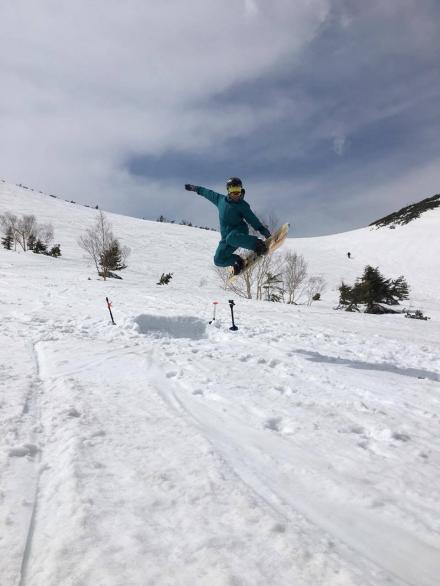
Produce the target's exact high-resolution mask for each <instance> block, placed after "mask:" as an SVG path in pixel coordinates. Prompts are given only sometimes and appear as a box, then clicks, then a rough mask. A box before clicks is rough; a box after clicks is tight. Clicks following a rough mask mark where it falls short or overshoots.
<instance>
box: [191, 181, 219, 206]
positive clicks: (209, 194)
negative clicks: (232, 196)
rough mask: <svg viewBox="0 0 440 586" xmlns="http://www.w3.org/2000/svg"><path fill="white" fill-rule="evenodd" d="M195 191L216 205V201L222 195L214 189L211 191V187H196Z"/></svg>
mask: <svg viewBox="0 0 440 586" xmlns="http://www.w3.org/2000/svg"><path fill="white" fill-rule="evenodd" d="M196 193H198V194H199V195H201V196H202V197H204V198H206V199H208V200H209V201H210V202H211V203H213V204H214V205H215V206H217V207H218V202H219V201H220V198H221V197H224V195H222V194H221V193H217V192H216V191H212V190H211V189H206V187H198V186H197V189H196Z"/></svg>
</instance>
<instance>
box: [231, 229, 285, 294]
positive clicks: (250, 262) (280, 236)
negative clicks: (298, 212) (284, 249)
mask: <svg viewBox="0 0 440 586" xmlns="http://www.w3.org/2000/svg"><path fill="white" fill-rule="evenodd" d="M289 226H290V224H283V225H282V226H281V228H279V229H278V230H277V231H276V232H274V233H273V234H272V235H271V236H269V238H267V239H266V240H265V242H266V244H267V252H265V253H264V254H262V255H260V256H257V255H256V253H255V252H251V253H250V254H248V255H246V256H245V257H244V258H243V260H244V267H243V269H242V270H241V272H240V273H239V274H238V275H234V269H233V268H232V267H229V269H228V272H229V276H228V283H232V282H233V281H235V279H236V278H237V277H239V276H240V275H242V274H243V273H245V272H246V271H247V270H249V269H250V268H251V267H253V266H254V265H255V264H257V263H258V261H259V260H261V259H263V258H264V257H265V256H268V255H270V254H272V253H273V252H275V250H277V248H279V247H280V246H281V245H282V244H283V242H284V241H285V239H286V238H287V233H288V232H289Z"/></svg>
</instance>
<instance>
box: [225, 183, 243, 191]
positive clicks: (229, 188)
mask: <svg viewBox="0 0 440 586" xmlns="http://www.w3.org/2000/svg"><path fill="white" fill-rule="evenodd" d="M242 189H243V188H242V187H241V186H240V185H231V186H229V187H228V193H241V190H242Z"/></svg>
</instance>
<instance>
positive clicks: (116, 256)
mask: <svg viewBox="0 0 440 586" xmlns="http://www.w3.org/2000/svg"><path fill="white" fill-rule="evenodd" d="M100 265H101V266H102V267H103V268H104V267H106V269H107V270H108V271H121V270H122V269H125V268H127V265H125V264H124V263H123V260H122V251H121V247H120V245H119V242H118V240H117V239H114V240H112V242H111V243H110V246H109V248H107V250H104V252H103V253H102V254H101V257H100Z"/></svg>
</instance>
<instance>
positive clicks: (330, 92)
mask: <svg viewBox="0 0 440 586" xmlns="http://www.w3.org/2000/svg"><path fill="white" fill-rule="evenodd" d="M438 17H440V8H439V6H438V3H436V2H435V1H434V0H426V2H423V3H422V4H420V3H416V2H415V0H388V1H387V2H386V3H384V2H383V1H382V0H371V2H368V3H364V4H359V3H358V2H355V1H354V0H353V1H352V0H298V1H297V2H291V1H290V0H276V1H274V2H271V3H267V2H260V1H257V0H243V2H236V1H235V0H213V1H212V2H206V0H188V1H187V2H185V3H182V2H179V1H178V0H169V1H168V2H162V3H153V2H144V1H143V0H128V1H127V2H124V3H121V2H118V1H117V0H105V1H104V0H96V1H95V2H92V3H90V2H86V1H85V0H78V1H77V2H75V3H67V4H66V3H59V2H56V1H55V0H41V1H40V2H39V3H38V6H37V5H36V4H35V3H32V2H30V0H16V2H14V3H7V5H6V8H4V9H3V13H2V20H1V22H0V52H1V55H2V61H1V63H0V75H1V79H2V88H3V91H2V92H1V93H0V127H1V134H2V140H1V141H0V160H1V161H2V166H1V173H2V175H3V176H4V177H5V178H6V179H10V180H13V181H17V182H24V183H26V184H29V185H31V186H34V187H36V188H37V189H44V190H46V191H50V192H55V193H58V194H61V195H64V196H66V198H68V199H75V200H76V201H84V202H85V203H95V202H96V203H99V205H100V206H101V207H104V208H105V207H107V208H109V209H112V210H114V211H118V212H123V213H130V214H133V215H139V216H145V217H155V216H157V215H160V213H165V215H167V214H169V215H172V216H173V217H176V219H178V218H179V217H187V218H188V217H190V218H193V216H192V214H193V213H194V214H195V216H197V218H198V219H197V218H196V217H194V220H195V221H197V222H199V223H202V222H203V221H204V220H205V219H206V222H207V221H208V220H209V221H210V222H211V224H212V223H215V217H214V216H215V214H213V213H211V211H206V212H204V211H203V209H202V208H200V206H198V205H197V204H196V203H195V202H193V200H189V199H188V198H185V197H184V196H183V194H182V193H181V191H180V189H181V184H182V183H183V182H184V180H190V181H192V182H202V181H204V182H206V183H207V184H208V185H209V186H211V187H213V188H217V189H222V187H223V182H224V179H225V178H226V177H227V176H228V175H230V174H238V175H242V176H243V177H244V179H245V180H246V181H247V183H248V184H249V186H250V188H251V189H250V191H249V195H250V197H254V198H255V202H256V203H257V204H258V205H260V204H261V205H262V207H264V205H265V201H266V200H265V198H267V193H268V191H267V190H269V191H270V200H271V201H272V202H273V205H276V206H277V209H279V210H281V211H280V215H281V214H284V215H289V214H290V213H291V212H294V213H295V214H298V211H300V210H301V209H302V210H303V211H304V214H305V216H304V218H303V221H302V222H301V226H302V229H304V230H308V231H309V233H313V231H314V228H313V225H314V224H313V223H314V222H315V226H316V231H317V232H318V231H319V232H321V233H323V232H328V231H330V230H331V229H333V228H334V227H335V226H336V225H338V227H340V226H342V224H341V223H340V221H339V218H341V217H343V222H345V224H344V225H346V226H347V228H350V227H351V226H353V225H360V224H361V223H362V221H364V222H367V221H371V215H370V210H371V206H370V203H369V202H367V201H366V200H365V199H364V200H362V201H360V202H359V204H358V206H357V207H356V208H351V210H350V212H351V216H349V215H348V214H346V213H345V212H341V213H339V215H338V216H335V218H332V214H331V213H328V210H327V208H329V209H330V208H331V207H332V206H333V208H332V209H339V210H340V209H342V207H343V206H342V201H343V200H342V198H343V197H344V195H343V194H347V193H360V192H363V193H365V194H366V196H365V197H368V198H370V200H371V202H376V200H375V199H374V193H375V189H376V188H378V189H379V190H380V187H381V185H390V184H391V182H393V181H395V180H397V178H398V177H399V175H401V176H403V175H404V174H406V173H408V172H411V171H412V170H414V169H415V168H417V167H418V166H419V167H422V166H427V165H429V164H430V163H431V162H432V161H434V160H435V159H436V153H438V148H439V147H440V144H439V143H440V139H439V138H438V137H439V136H440V133H439V132H438V130H439V121H438V115H437V112H438V100H439V98H440V82H439V79H438V73H437V71H438V63H437V59H438V54H439V49H440V42H439V38H438V35H437V33H436V28H435V23H436V22H437V21H438ZM397 23H398V24H397ZM335 154H336V155H338V156H335ZM190 174H191V176H190V177H188V175H190ZM430 176H431V181H432V182H434V181H435V177H434V175H433V174H431V175H430ZM422 186H423V188H424V189H427V190H428V193H425V192H424V193H421V197H423V196H425V195H429V191H432V190H433V189H435V188H434V185H433V184H432V186H431V188H429V186H428V185H427V184H426V183H422V182H420V187H421V188H422ZM414 187H415V184H414ZM437 190H438V189H437ZM158 193H160V195H161V197H160V198H158V197H157V195H158ZM322 194H325V199H324V195H322ZM402 197H403V196H402ZM385 200H386V198H383V199H382V202H379V203H381V205H383V206H384V205H386V201H385ZM190 202H191V203H190ZM330 202H331V204H332V205H330ZM160 206H162V208H166V209H159V208H160ZM204 209H206V210H207V208H204ZM167 210H168V211H167ZM171 212H173V213H172V214H171ZM214 212H215V210H214ZM203 214H206V215H203ZM374 215H376V214H374ZM377 215H380V214H377ZM213 218H214V219H213Z"/></svg>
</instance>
